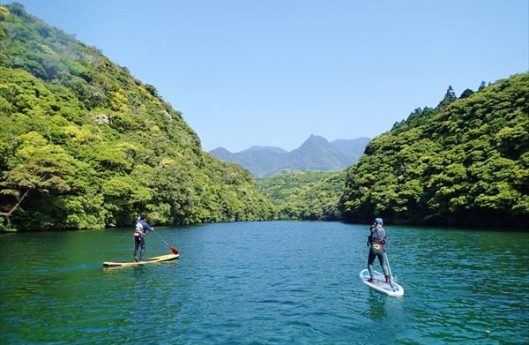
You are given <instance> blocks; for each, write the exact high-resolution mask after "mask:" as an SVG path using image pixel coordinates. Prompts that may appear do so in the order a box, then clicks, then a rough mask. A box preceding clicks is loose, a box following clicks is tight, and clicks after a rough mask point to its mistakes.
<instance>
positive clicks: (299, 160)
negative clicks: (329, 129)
mask: <svg viewBox="0 0 529 345" xmlns="http://www.w3.org/2000/svg"><path fill="white" fill-rule="evenodd" d="M368 141H369V139H367V138H359V139H353V140H337V141H334V142H332V143H329V142H328V141H327V139H325V138H323V137H320V136H316V135H311V136H310V137H309V138H308V139H307V140H306V141H305V142H304V143H303V144H302V145H301V146H300V147H299V148H297V149H295V150H293V151H290V152H287V151H285V150H282V149H280V148H275V147H266V146H265V147H260V146H256V147H253V148H250V149H248V150H244V151H241V152H237V153H231V152H229V151H228V150H226V149H224V148H217V149H214V150H212V151H210V153H211V154H212V155H214V156H215V157H217V158H219V159H221V160H223V161H229V162H234V163H238V164H240V165H242V166H243V167H245V168H246V169H248V170H250V171H251V172H252V174H253V175H254V176H256V177H267V176H271V175H274V174H276V173H278V172H281V171H285V170H302V171H310V170H338V169H344V168H346V167H348V166H349V165H351V164H352V163H354V162H356V161H357V160H358V158H359V157H360V156H361V154H362V152H363V150H364V148H365V146H366V145H367V142H368Z"/></svg>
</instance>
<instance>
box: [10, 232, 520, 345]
mask: <svg viewBox="0 0 529 345" xmlns="http://www.w3.org/2000/svg"><path fill="white" fill-rule="evenodd" d="M387 230H388V233H389V236H390V242H389V245H388V255H389V259H390V264H391V268H392V271H393V274H394V275H396V276H397V279H398V280H399V282H400V283H401V285H402V286H403V287H404V289H405V295H404V297H402V298H393V297H388V296H385V295H381V294H379V293H376V292H374V291H372V290H370V289H368V288H367V287H366V286H365V285H363V284H362V282H361V281H360V279H359V278H358V272H359V271H360V270H361V269H363V268H364V267H365V265H366V258H367V247H366V244H365V242H366V237H367V232H368V230H367V226H365V225H362V226H360V225H348V224H341V223H324V222H263V223H232V224H212V225H204V226H195V227H188V228H160V229H158V231H159V233H160V234H161V235H162V236H163V237H164V238H165V239H166V240H167V241H168V242H169V243H171V244H173V245H175V246H176V247H177V248H178V249H179V250H180V251H181V254H182V256H181V258H180V259H179V260H178V261H175V262H169V263H164V264H156V265H148V266H143V267H136V268H125V269H117V270H116V269H114V270H105V269H103V268H102V265H101V263H102V262H103V261H108V260H113V261H126V260H130V259H131V257H132V250H133V238H132V230H131V229H121V230H120V229H117V230H105V231H77V232H68V233H31V234H7V235H1V236H0V247H1V250H0V269H1V280H0V344H383V343H386V344H449V343H454V344H529V305H528V302H529V268H528V266H529V250H528V249H527V248H528V245H529V234H528V233H513V232H499V231H498V232H491V231H487V232H485V231H462V230H450V229H436V228H417V227H415V228H412V227H397V226H388V227H387ZM167 252H168V250H167V248H166V247H165V246H164V245H163V243H161V241H160V240H159V239H158V238H157V237H155V236H153V235H149V236H148V238H147V255H148V256H149V255H152V256H154V255H159V254H165V253H167Z"/></svg>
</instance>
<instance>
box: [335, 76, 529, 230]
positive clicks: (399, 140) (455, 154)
mask: <svg viewBox="0 0 529 345" xmlns="http://www.w3.org/2000/svg"><path fill="white" fill-rule="evenodd" d="M450 89H451V88H450ZM450 89H449V92H447V95H446V96H445V99H444V100H443V101H442V102H441V103H440V104H439V106H438V107H437V108H435V109H432V108H425V109H417V110H416V111H414V112H413V113H412V114H411V115H410V117H409V118H408V119H407V120H406V121H403V122H402V123H398V124H396V125H395V126H394V128H393V129H392V130H391V131H389V132H387V133H385V134H383V135H381V136H379V137H377V138H376V139H374V140H372V141H371V143H370V144H369V145H368V146H367V148H366V151H365V155H364V156H363V157H362V158H361V159H360V161H359V163H358V164H356V165H354V166H352V167H350V168H349V169H348V171H347V177H346V187H345V192H344V196H343V197H342V201H341V204H342V206H341V207H342V209H343V211H344V216H345V218H346V219H347V220H349V221H366V220H368V219H369V218H371V217H373V216H374V215H375V214H376V215H380V216H383V217H385V218H387V219H388V220H392V221H394V222H407V223H437V224H466V225H472V224H476V225H477V224H480V225H491V226H492V225H504V226H505V225H512V226H520V227H521V226H525V227H527V226H528V225H529V74H519V75H515V76H513V77H511V78H509V79H506V80H501V81H498V82H496V83H494V84H492V85H489V86H487V87H485V86H484V85H482V86H481V87H480V90H478V92H476V93H473V92H472V91H471V90H465V92H464V93H463V94H462V95H461V97H460V98H459V99H457V97H455V95H454V94H453V90H452V91H451V90H450ZM450 91H451V92H450Z"/></svg>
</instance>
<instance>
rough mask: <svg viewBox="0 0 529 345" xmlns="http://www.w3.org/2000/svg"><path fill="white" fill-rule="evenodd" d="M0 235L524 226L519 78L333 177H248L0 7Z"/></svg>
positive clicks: (93, 56)
mask: <svg viewBox="0 0 529 345" xmlns="http://www.w3.org/2000/svg"><path fill="white" fill-rule="evenodd" d="M0 126H1V128H2V131H1V132H0V231H35V230H37V231H46V230H74V229H78V230H83V229H104V228H109V227H110V228H112V227H127V226H130V225H131V224H132V223H133V221H134V220H135V218H136V217H137V215H138V214H139V213H141V212H145V213H146V214H147V216H148V218H149V221H150V222H151V223H152V224H153V225H190V224H200V223H211V222H237V221H264V220H292V219H293V220H296V219H300V220H329V221H331V220H338V221H344V222H350V223H366V222H369V221H371V220H372V218H373V216H374V215H377V216H380V217H382V218H385V219H386V220H387V222H388V224H409V225H413V224H420V225H435V226H438V225H446V226H458V227H459V226H463V227H469V226H485V227H501V228H503V227H506V226H509V227H516V228H518V229H522V230H527V229H529V74H528V73H520V74H516V75H513V76H511V77H509V78H506V79H504V80H500V81H497V82H495V83H492V84H489V85H486V84H485V83H482V84H481V85H480V86H479V88H478V89H477V90H476V91H473V90H471V89H467V90H465V91H464V92H463V93H462V94H461V95H460V96H456V95H455V94H454V92H453V90H452V88H451V87H449V88H448V90H447V92H446V95H445V97H444V98H443V99H442V101H441V102H440V103H439V104H438V105H437V106H436V107H434V108H430V107H425V108H417V109H416V110H414V111H413V112H412V113H411V114H410V115H409V116H408V118H407V119H406V120H403V121H401V122H398V123H396V124H395V125H394V126H393V128H392V129H391V130H389V131H388V132H386V133H383V134H382V135H380V136H378V137H376V138H374V139H373V140H371V141H370V143H369V144H368V146H367V148H366V150H365V152H364V154H363V155H362V157H361V158H360V160H359V162H358V163H356V164H353V165H352V166H350V167H349V168H347V169H346V170H345V171H335V172H293V173H291V174H280V175H276V176H273V177H271V178H267V179H258V180H255V179H254V178H253V177H252V175H251V174H250V173H249V172H248V171H246V170H245V169H243V168H242V167H240V166H239V165H236V164H231V163H224V162H221V161H219V160H218V159H216V158H215V157H213V156H212V155H210V154H208V153H206V152H204V151H203V150H202V148H201V144H200V139H199V138H198V136H197V134H196V133H195V132H194V131H193V129H192V128H190V127H189V126H188V125H187V123H186V122H185V121H184V119H183V117H182V114H181V113H180V112H178V111H177V110H174V109H173V107H172V106H171V105H170V104H168V103H167V102H165V101H164V100H163V99H162V98H161V97H160V96H159V95H158V93H157V90H156V88H155V87H154V86H152V85H149V84H145V83H143V82H141V81H139V80H137V79H136V78H134V77H133V76H132V75H131V74H130V73H129V71H128V69H127V68H126V67H123V66H119V65H117V64H114V63H112V62H111V61H110V60H109V59H108V58H106V57H105V56H104V55H103V54H102V53H101V52H100V51H99V50H98V49H96V48H93V47H89V46H87V45H85V44H83V43H81V42H79V41H78V40H76V39H75V38H74V37H72V36H70V35H67V34H65V33H64V32H62V31H61V30H59V29H56V28H53V27H51V26H49V25H47V24H46V23H44V22H42V21H41V20H39V19H38V18H35V17H33V16H31V15H30V14H28V13H27V12H26V11H25V9H24V8H23V6H22V5H20V4H17V3H14V4H10V5H5V6H0Z"/></svg>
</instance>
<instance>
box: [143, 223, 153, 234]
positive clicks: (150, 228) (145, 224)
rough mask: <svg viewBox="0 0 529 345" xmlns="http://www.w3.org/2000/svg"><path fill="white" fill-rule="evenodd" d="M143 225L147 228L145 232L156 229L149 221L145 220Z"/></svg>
mask: <svg viewBox="0 0 529 345" xmlns="http://www.w3.org/2000/svg"><path fill="white" fill-rule="evenodd" d="M143 225H144V226H143V228H144V229H145V233H147V232H148V231H153V230H154V229H153V227H152V226H150V225H149V223H147V222H145V223H144V224H143Z"/></svg>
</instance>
